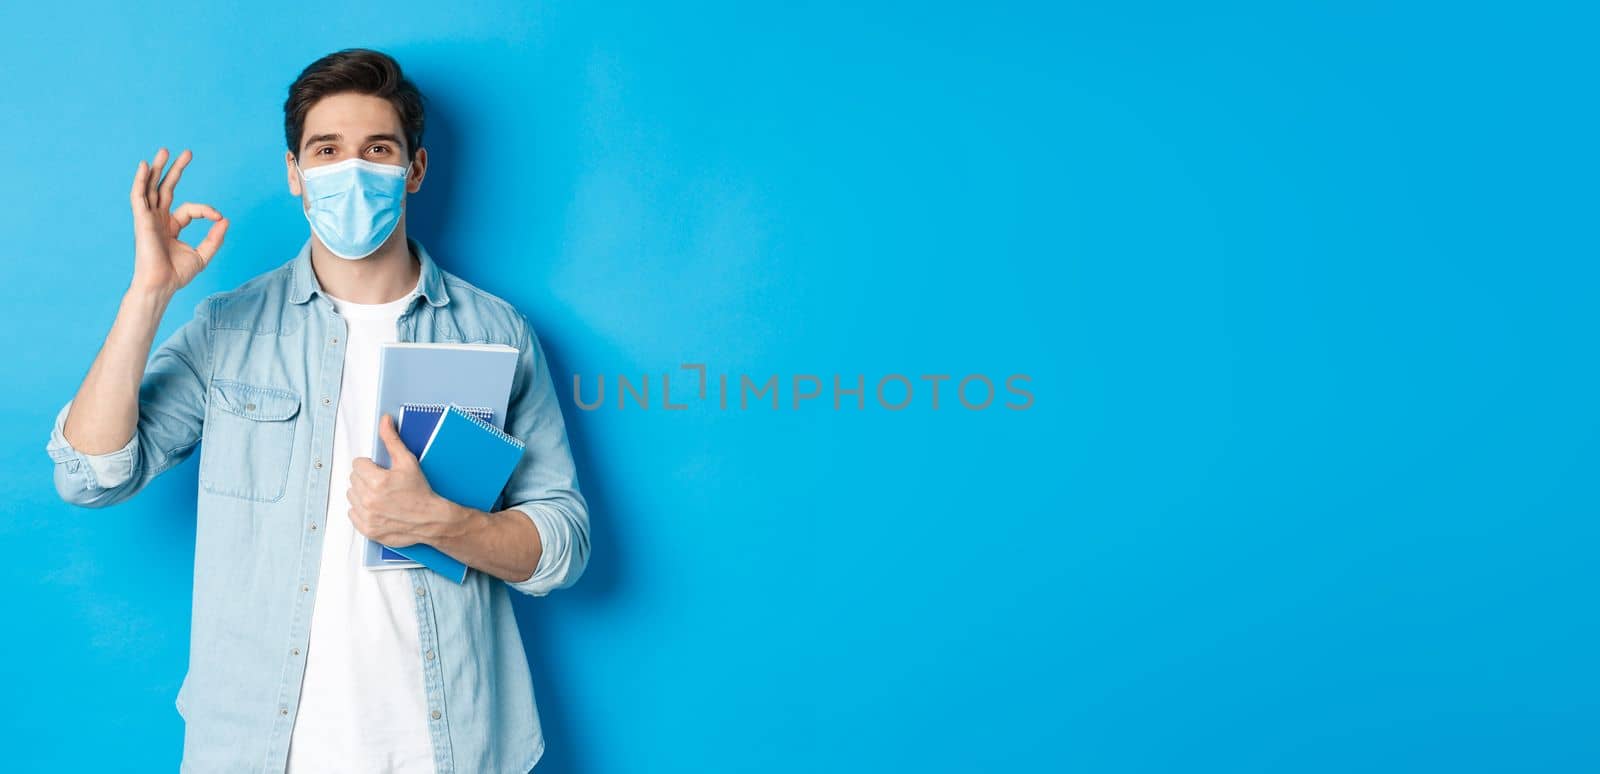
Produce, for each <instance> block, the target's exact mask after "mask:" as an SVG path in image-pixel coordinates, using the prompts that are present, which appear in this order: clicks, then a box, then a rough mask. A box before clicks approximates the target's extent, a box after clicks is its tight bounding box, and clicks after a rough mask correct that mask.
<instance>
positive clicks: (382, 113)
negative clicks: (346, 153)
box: [300, 92, 405, 142]
mask: <svg viewBox="0 0 1600 774" xmlns="http://www.w3.org/2000/svg"><path fill="white" fill-rule="evenodd" d="M385 133H387V134H393V135H395V136H397V137H404V136H405V134H404V133H403V132H402V131H401V127H400V113H399V112H398V111H396V110H395V109H394V105H392V104H390V103H389V100H386V99H384V98H382V97H374V96H372V95H370V94H357V93H354V92H344V93H341V94H329V95H328V96H326V97H323V98H322V99H319V100H317V102H316V104H314V105H312V106H311V109H310V110H308V111H306V122H305V128H304V129H302V130H301V134H300V137H301V140H302V141H304V138H306V137H311V136H314V135H318V134H342V135H344V137H345V139H346V140H349V141H352V142H359V141H360V139H361V138H363V137H366V136H367V135H371V134H385Z"/></svg>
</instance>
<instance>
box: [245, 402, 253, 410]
mask: <svg viewBox="0 0 1600 774" xmlns="http://www.w3.org/2000/svg"><path fill="white" fill-rule="evenodd" d="M244 410H245V411H255V410H256V404H254V403H246V404H244Z"/></svg>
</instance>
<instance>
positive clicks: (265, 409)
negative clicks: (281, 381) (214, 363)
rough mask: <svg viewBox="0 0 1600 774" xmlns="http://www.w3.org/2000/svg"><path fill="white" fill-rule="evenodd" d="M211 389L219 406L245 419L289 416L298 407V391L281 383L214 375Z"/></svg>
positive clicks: (269, 418)
mask: <svg viewBox="0 0 1600 774" xmlns="http://www.w3.org/2000/svg"><path fill="white" fill-rule="evenodd" d="M211 393H212V395H213V396H214V398H215V400H216V401H217V407H218V408H221V409H222V410H224V411H227V412H229V413H231V414H238V415H239V416H241V417H246V418H248V419H259V420H263V421H268V420H280V419H288V418H290V417H292V416H294V415H295V414H296V413H297V412H299V411H300V393H298V392H295V391H294V390H286V389H283V388H281V387H265V386H262V385H259V384H248V383H246V382H236V381H233V380H231V379H216V380H213V381H212V382H211Z"/></svg>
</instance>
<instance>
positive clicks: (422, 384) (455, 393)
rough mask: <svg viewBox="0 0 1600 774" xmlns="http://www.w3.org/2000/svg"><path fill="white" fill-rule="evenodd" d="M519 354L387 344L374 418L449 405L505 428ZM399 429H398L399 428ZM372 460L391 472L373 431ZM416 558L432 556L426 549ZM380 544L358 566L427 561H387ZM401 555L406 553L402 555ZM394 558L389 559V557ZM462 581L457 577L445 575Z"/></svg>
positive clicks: (495, 347)
mask: <svg viewBox="0 0 1600 774" xmlns="http://www.w3.org/2000/svg"><path fill="white" fill-rule="evenodd" d="M518 354H519V352H518V350H517V348H516V347H511V346H507V345H504V344H476V343H456V342H387V343H385V344H383V346H382V348H381V351H380V354H379V368H378V414H379V416H380V417H381V416H382V415H383V414H388V415H390V416H393V417H394V418H395V421H396V422H397V423H399V422H400V413H401V410H402V408H403V407H404V406H405V405H406V404H441V405H445V404H449V403H455V404H457V405H459V406H473V407H485V408H488V409H490V411H491V412H492V417H491V419H489V424H491V425H493V426H495V427H504V426H505V413H506V406H507V404H508V403H509V401H510V398H511V381H512V378H513V377H514V376H515V374H516V367H517V357H518ZM397 426H398V424H397ZM372 433H373V442H372V460H373V462H376V463H377V464H378V465H381V466H383V467H389V450H388V448H387V447H385V446H384V445H383V440H382V439H381V438H379V436H378V428H377V427H374V428H373V429H372ZM416 545H417V546H421V547H422V548H420V549H419V550H418V551H416V553H418V554H419V555H420V554H425V553H428V552H429V551H432V549H431V548H429V547H427V546H426V545H425V544H421V543H419V544H416ZM383 548H384V546H383V544H381V543H379V542H377V541H375V540H367V541H366V548H365V551H364V552H363V555H362V560H361V561H362V566H364V567H366V568H368V569H372V570H390V569H405V568H415V567H424V566H427V564H426V563H425V562H416V561H411V560H410V559H407V560H404V561H385V560H384V558H383V557H384V555H385V554H384V552H383ZM400 553H401V554H402V555H403V554H404V553H405V552H404V551H402V552H400ZM432 553H433V554H436V555H437V557H436V558H441V559H443V560H448V563H445V562H443V561H441V566H445V567H447V568H449V569H451V570H452V571H453V570H455V565H458V564H459V563H458V562H455V560H453V559H449V557H448V555H447V554H444V553H443V552H438V551H432ZM390 555H391V556H392V554H390ZM445 574H446V575H449V576H450V577H452V578H461V579H464V578H465V576H464V575H463V574H461V573H459V572H446V573H445Z"/></svg>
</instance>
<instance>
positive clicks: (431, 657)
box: [425, 648, 433, 661]
mask: <svg viewBox="0 0 1600 774" xmlns="http://www.w3.org/2000/svg"><path fill="white" fill-rule="evenodd" d="M425 655H427V657H428V660H429V661H432V660H433V648H428V652H427V653H426V654H425Z"/></svg>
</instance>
